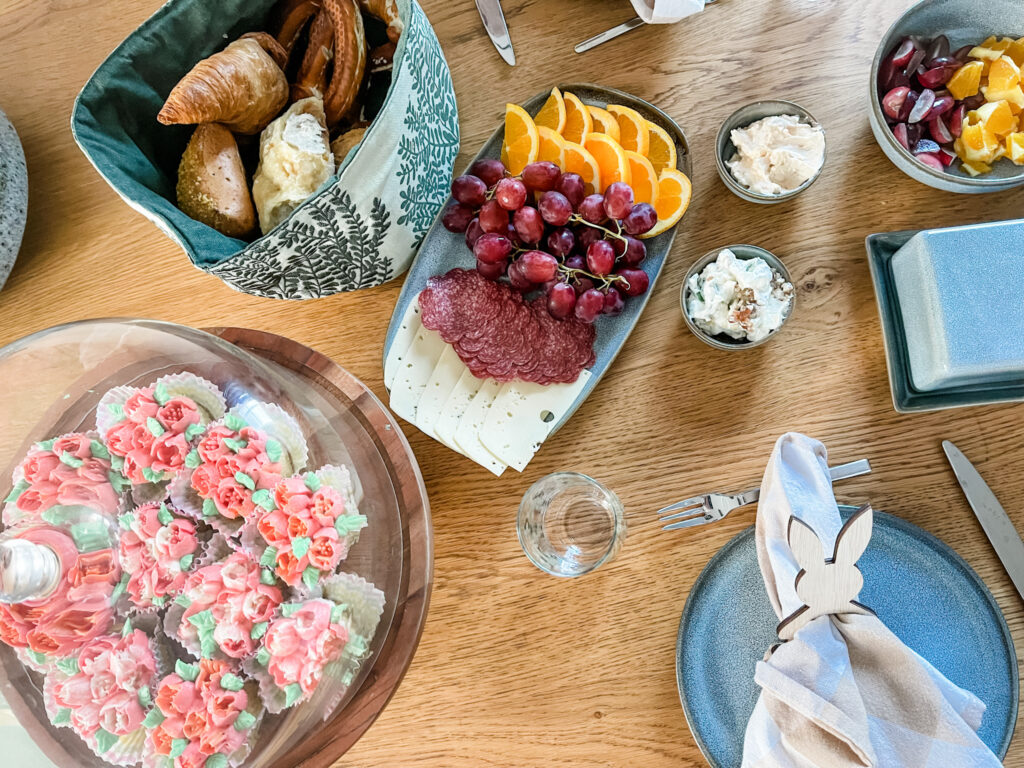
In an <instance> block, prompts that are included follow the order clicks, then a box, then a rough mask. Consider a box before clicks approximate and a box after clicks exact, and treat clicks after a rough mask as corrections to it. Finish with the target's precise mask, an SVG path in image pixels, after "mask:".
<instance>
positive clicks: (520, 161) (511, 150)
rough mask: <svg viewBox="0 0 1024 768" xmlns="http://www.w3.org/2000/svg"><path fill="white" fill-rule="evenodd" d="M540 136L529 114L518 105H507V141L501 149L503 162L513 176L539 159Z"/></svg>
mask: <svg viewBox="0 0 1024 768" xmlns="http://www.w3.org/2000/svg"><path fill="white" fill-rule="evenodd" d="M539 151H540V134H539V133H537V126H536V124H534V122H533V118H532V117H530V115H529V113H528V112H527V111H526V110H525V109H523V108H522V107H520V106H519V105H518V104H506V105H505V141H504V143H503V144H502V147H501V162H503V163H504V164H505V167H506V168H507V169H508V171H509V173H511V174H512V175H513V176H515V175H517V174H520V173H522V172H523V168H525V167H526V166H527V165H529V164H530V163H532V162H533V161H534V160H536V159H537V153H538V152H539Z"/></svg>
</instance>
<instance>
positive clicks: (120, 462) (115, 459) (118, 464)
mask: <svg viewBox="0 0 1024 768" xmlns="http://www.w3.org/2000/svg"><path fill="white" fill-rule="evenodd" d="M110 466H111V467H113V468H114V469H116V470H117V471H118V472H120V471H121V469H122V467H124V456H118V455H117V454H116V453H112V454H110Z"/></svg>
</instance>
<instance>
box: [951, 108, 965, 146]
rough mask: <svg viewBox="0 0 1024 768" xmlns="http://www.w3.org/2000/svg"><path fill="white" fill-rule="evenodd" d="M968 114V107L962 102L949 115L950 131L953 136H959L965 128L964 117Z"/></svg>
mask: <svg viewBox="0 0 1024 768" xmlns="http://www.w3.org/2000/svg"><path fill="white" fill-rule="evenodd" d="M966 116H967V107H966V106H964V105H963V104H961V105H960V106H959V107H956V108H955V109H954V110H953V113H952V114H951V115H950V116H949V132H950V134H952V136H953V138H956V137H958V136H959V135H960V134H961V133H963V130H964V118H965V117H966Z"/></svg>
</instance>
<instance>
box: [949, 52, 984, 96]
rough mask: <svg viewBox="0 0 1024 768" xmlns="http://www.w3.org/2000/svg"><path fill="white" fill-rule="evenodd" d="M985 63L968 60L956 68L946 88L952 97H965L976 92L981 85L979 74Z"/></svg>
mask: <svg viewBox="0 0 1024 768" xmlns="http://www.w3.org/2000/svg"><path fill="white" fill-rule="evenodd" d="M984 69H985V65H984V64H983V63H981V62H980V61H969V62H967V63H966V64H964V65H963V66H962V67H960V69H958V70H957V71H956V72H955V73H954V74H953V77H951V78H950V80H949V82H948V83H946V88H948V89H949V92H950V93H951V94H953V98H954V99H967V98H970V97H971V96H973V95H974V94H976V93H977V92H978V89H979V88H980V87H981V74H982V72H983V71H984Z"/></svg>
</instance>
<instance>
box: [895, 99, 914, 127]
mask: <svg viewBox="0 0 1024 768" xmlns="http://www.w3.org/2000/svg"><path fill="white" fill-rule="evenodd" d="M918 98H919V96H918V93H917V91H910V92H909V93H908V94H907V98H906V100H905V101H904V102H903V106H902V107H900V113H899V115H898V116H897V117H896V119H897V120H899V121H900V122H901V123H905V122H907V118H909V117H910V111H911V110H912V109H913V108H914V105H915V104H917V100H918Z"/></svg>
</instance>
